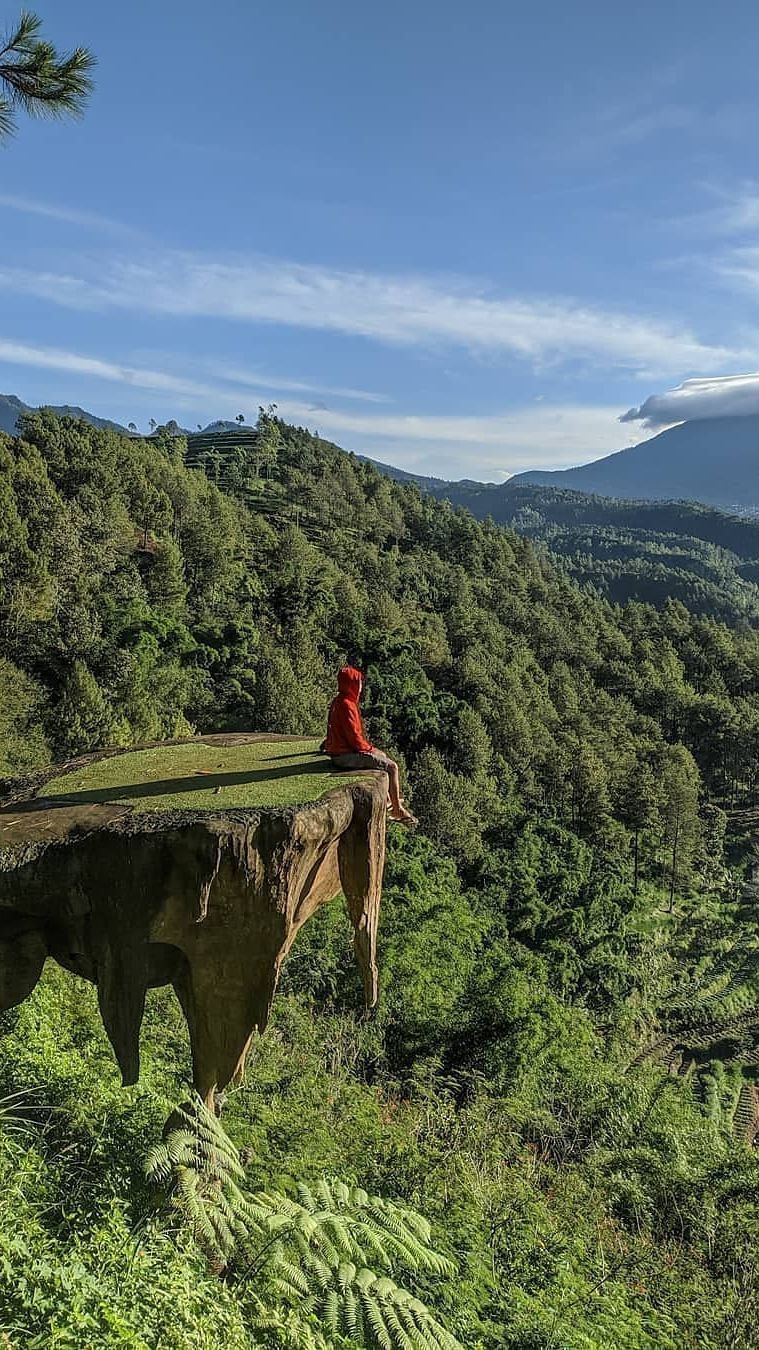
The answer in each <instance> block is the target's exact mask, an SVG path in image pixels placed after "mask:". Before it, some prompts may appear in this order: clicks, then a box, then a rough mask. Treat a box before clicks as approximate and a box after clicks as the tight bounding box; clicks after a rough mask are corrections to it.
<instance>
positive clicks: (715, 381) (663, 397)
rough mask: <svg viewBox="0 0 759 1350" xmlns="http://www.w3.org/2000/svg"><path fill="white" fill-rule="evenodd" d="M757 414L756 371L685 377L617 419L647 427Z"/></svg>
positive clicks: (758, 385) (758, 387)
mask: <svg viewBox="0 0 759 1350" xmlns="http://www.w3.org/2000/svg"><path fill="white" fill-rule="evenodd" d="M751 413H759V372H756V373H755V374H753V375H713V376H707V377H706V378H705V379H699V380H684V381H683V383H682V384H678V386H677V388H675V389H670V390H669V392H668V393H666V394H652V395H651V397H650V398H647V399H646V401H645V403H641V405H640V407H639V408H630V409H629V411H628V412H626V413H623V415H622V416H621V417H620V419H619V420H620V422H642V423H643V425H644V426H646V427H650V428H652V429H653V428H656V427H665V426H672V424H673V423H674V422H698V421H702V420H703V419H705V418H708V417H748V416H749V415H750V414H751Z"/></svg>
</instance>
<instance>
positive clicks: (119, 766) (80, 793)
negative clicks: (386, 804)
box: [38, 740, 362, 811]
mask: <svg viewBox="0 0 759 1350" xmlns="http://www.w3.org/2000/svg"><path fill="white" fill-rule="evenodd" d="M318 746H319V742H318V741H316V740H302V741H249V742H247V743H244V744H241V745H214V744H213V743H212V742H204V741H193V742H191V743H189V744H187V745H161V746H155V747H153V748H151V749H149V750H135V751H131V752H129V753H128V754H122V755H111V756H107V757H106V758H104V759H100V760H96V761H95V762H93V763H92V764H87V765H85V766H84V767H82V768H80V769H76V770H75V771H74V772H73V773H67V774H62V775H61V776H60V777H59V778H54V779H52V780H51V781H49V782H48V783H46V784H45V786H44V787H43V788H41V789H40V791H39V793H38V796H39V797H40V798H44V799H48V798H56V799H57V798H61V797H64V798H65V799H66V800H67V801H68V802H70V803H71V804H72V805H75V804H79V803H84V802H123V803H124V804H126V805H131V806H133V807H134V809H135V810H136V811H177V810H184V811H210V810H214V811H229V810H234V809H235V808H240V807H245V808H248V809H249V808H254V809H255V808H257V807H267V806H298V805H300V804H301V803H302V802H312V801H315V800H316V799H317V798H319V797H321V796H323V795H324V793H325V792H328V791H329V790H330V788H335V787H344V786H345V785H346V784H347V783H355V782H356V781H358V779H359V778H360V777H361V776H362V775H361V774H348V773H339V772H338V771H337V770H335V769H333V767H332V764H331V762H330V760H328V759H327V758H326V756H324V755H320V754H319V753H318Z"/></svg>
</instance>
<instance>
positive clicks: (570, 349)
mask: <svg viewBox="0 0 759 1350" xmlns="http://www.w3.org/2000/svg"><path fill="white" fill-rule="evenodd" d="M39 12H40V13H41V16H42V18H43V20H44V26H45V31H46V32H47V33H48V34H49V35H50V36H51V37H52V38H53V39H54V40H55V41H56V42H58V43H59V44H60V45H62V46H65V47H68V46H72V45H75V44H78V43H82V44H85V45H88V46H89V47H91V48H92V49H93V51H94V52H95V54H96V56H97V57H98V62H99V65H98V68H97V72H96V82H97V89H96V93H95V96H94V98H93V100H92V102H91V104H90V107H89V109H88V112H87V114H86V116H85V118H84V120H83V121H82V122H80V123H71V122H63V123H60V124H50V123H44V122H31V123H30V122H28V121H27V122H23V121H22V124H21V129H20V132H19V135H18V136H17V137H16V139H15V140H14V141H13V142H12V143H11V144H10V145H9V146H8V147H6V148H3V149H0V165H1V166H2V173H1V174H0V238H1V239H2V249H1V250H0V391H2V392H6V393H17V394H18V395H19V396H20V397H22V398H23V399H25V400H26V401H28V402H31V403H37V402H51V403H57V402H72V403H80V404H82V405H83V406H85V407H87V408H90V409H91V410H92V411H95V412H98V413H100V414H102V415H106V416H111V417H115V418H116V419H118V420H119V421H122V422H128V421H134V422H136V423H137V424H138V425H139V426H141V427H145V426H146V425H147V422H148V419H149V418H150V417H155V418H156V419H157V420H165V419H167V418H169V417H172V416H173V417H176V418H177V419H178V420H179V421H180V422H182V423H183V424H184V425H187V426H191V427H192V426H195V425H196V424H197V423H206V422H207V421H209V420H211V419H212V418H215V417H234V416H235V415H236V414H237V413H238V412H243V413H244V414H245V415H246V417H247V418H249V419H250V420H252V419H254V418H255V415H256V410H257V407H258V405H259V403H268V402H270V401H274V402H276V403H277V404H278V406H279V408H280V410H281V412H282V413H283V415H285V416H286V417H288V418H289V419H291V420H293V421H297V422H300V423H302V424H305V425H307V426H310V427H312V428H316V429H317V430H318V431H319V432H320V433H321V434H322V435H324V436H329V437H330V438H331V439H334V440H336V441H337V442H338V443H339V444H341V445H344V446H346V447H347V448H349V449H354V450H359V451H366V452H367V453H369V454H372V455H374V456H375V457H377V458H382V459H385V460H387V461H390V462H393V463H396V464H399V465H401V466H403V467H406V468H409V469H414V470H416V471H418V472H422V473H436V474H440V475H443V476H449V477H453V476H468V477H479V478H488V479H496V480H497V479H501V478H503V477H504V476H505V475H507V474H509V473H512V472H517V471H519V470H521V469H527V468H531V467H538V466H539V467H546V468H550V467H560V466H564V465H568V464H575V463H582V462H584V461H587V460H589V459H593V458H596V457H597V456H598V455H600V454H602V453H605V452H607V451H610V450H614V449H619V448H621V447H622V446H624V445H627V444H630V443H632V442H634V441H636V440H640V439H642V438H643V437H645V436H647V435H649V434H650V431H651V429H655V428H658V427H660V426H662V425H666V424H668V423H669V422H672V421H676V420H680V419H682V418H683V417H684V416H697V417H701V416H713V415H715V414H717V413H721V412H732V411H738V412H753V411H759V376H753V378H752V373H753V372H755V371H757V370H759V307H758V306H759V156H758V152H757V149H756V146H757V134H758V132H759V80H757V77H756V52H757V40H758V39H759V11H757V9H756V7H755V6H754V5H752V4H750V3H749V2H748V0H733V3H727V4H726V5H724V6H722V7H721V8H718V7H717V6H715V5H714V4H712V3H708V4H707V3H705V0H691V3H688V4H685V3H680V0H667V3H666V4H664V5H662V4H660V3H652V0H643V2H642V3H639V4H638V5H637V6H635V7H629V6H624V7H623V6H618V5H609V4H608V0H606V2H605V3H596V2H595V0H577V3H576V4H574V5H567V4H566V3H565V0H561V2H560V0H534V3H532V4H530V5H516V4H504V3H497V2H496V0H470V3H469V4H468V5H461V4H453V3H451V0H435V3H434V4H433V3H432V0H406V3H398V0H386V3H385V4H383V5H382V6H367V5H356V4H355V3H354V4H348V3H346V2H344V0H322V2H321V3H320V4H319V5H315V4H314V3H313V0H281V3H280V4H278V5H274V4H272V3H268V4H254V3H246V2H245V0H217V2H216V3H215V4H214V5H210V4H208V3H202V2H201V0H181V3H180V2H179V0H160V3H155V0H154V2H153V3H151V4H148V3H146V0H132V3H131V4H130V5H128V6H127V5H104V4H103V3H102V0H99V3H95V0H67V3H66V4H65V5H60V4H58V5H53V4H45V3H44V0H39ZM16 13H17V11H16V9H15V7H14V6H13V5H10V4H9V0H5V3H4V5H2V7H1V8H0V21H2V24H3V26H5V25H6V24H9V23H10V22H11V20H12V19H13V18H14V17H15V15H16ZM737 377H741V378H737ZM629 409H634V410H638V411H637V412H636V413H634V414H632V415H630V416H629V417H628V418H627V419H626V420H625V421H624V422H620V421H619V418H620V416H621V415H622V414H625V413H626V412H627V410H629Z"/></svg>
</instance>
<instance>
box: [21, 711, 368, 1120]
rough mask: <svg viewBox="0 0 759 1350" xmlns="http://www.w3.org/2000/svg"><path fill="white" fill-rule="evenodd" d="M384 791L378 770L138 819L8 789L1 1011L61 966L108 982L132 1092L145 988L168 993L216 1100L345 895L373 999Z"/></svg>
mask: <svg viewBox="0 0 759 1350" xmlns="http://www.w3.org/2000/svg"><path fill="white" fill-rule="evenodd" d="M208 739H209V740H214V741H216V742H219V743H223V738H218V737H217V738H208ZM386 789H387V780H386V778H385V775H384V774H379V773H373V774H367V775H366V777H365V778H364V779H362V780H361V781H360V782H351V783H350V784H346V785H345V786H339V787H336V788H334V789H333V790H331V791H329V792H327V794H326V795H325V796H324V797H323V798H322V799H321V800H319V801H317V802H315V803H310V804H305V805H303V806H294V807H286V808H278V809H274V808H272V809H264V810H245V809H240V810H235V811H226V812H225V813H214V812H213V811H209V810H206V811H202V812H192V811H179V812H177V811H174V812H162V811H151V812H146V813H143V814H138V813H135V812H134V811H132V810H131V809H130V808H128V807H124V806H122V805H119V804H116V803H114V804H110V803H85V804H81V805H74V806H71V805H69V804H67V803H66V802H65V800H61V801H59V802H58V803H56V804H53V805H52V806H51V803H50V801H44V800H41V801H37V800H34V799H33V797H32V796H31V795H30V793H29V791H28V789H27V790H26V795H24V791H23V790H22V791H18V790H17V791H16V792H15V793H11V794H10V795H9V796H8V797H6V799H5V802H4V804H3V806H2V807H1V808H0V1009H5V1008H9V1007H11V1006H12V1005H14V1004H16V1003H19V1002H21V1000H22V999H24V998H26V997H27V995H28V994H30V993H31V992H32V990H33V989H34V986H35V985H36V983H37V981H38V979H39V977H40V975H41V973H42V968H43V965H44V963H45V959H46V958H47V957H48V956H52V957H53V958H54V959H55V960H56V961H58V962H59V964H60V965H62V966H64V967H66V968H67V969H69V970H71V971H74V972H75V973H76V974H77V975H81V976H84V977H85V978H86V979H88V980H91V981H92V982H93V983H94V984H96V985H97V990H98V1000H99V1004H100V1010H101V1014H102V1018H103V1023H104V1026H105V1029H106V1032H107V1034H108V1037H109V1039H110V1042H111V1045H112V1046H113V1050H114V1053H115V1056H116V1059H117V1061H118V1064H119V1067H120V1069H121V1073H122V1077H123V1081H124V1083H125V1084H130V1083H134V1082H136V1081H137V1078H138V1075H139V1034H140V1026H141V1022H142V1015H143V1009H144V1003H145V994H146V991H147V990H148V989H149V988H151V987H153V986H156V985H162V984H172V985H173V986H174V989H175V990H176V993H177V995H178V998H179V1000H180V1002H181V1005H182V1008H183V1010H184V1013H185V1016H186V1018H187V1022H188V1025H189V1030H190V1041H191V1045H192V1056H193V1069H194V1078H195V1086H196V1087H197V1089H198V1091H199V1092H200V1093H201V1095H202V1096H203V1097H204V1099H205V1100H206V1102H208V1103H209V1104H211V1103H212V1102H213V1100H214V1094H215V1093H216V1092H217V1091H220V1090H221V1089H222V1088H224V1087H225V1086H226V1085H227V1084H228V1083H229V1082H230V1081H232V1080H236V1079H237V1078H239V1076H240V1075H241V1074H242V1072H243V1069H244V1065H245V1056H246V1053H247V1050H248V1046H249V1044H250V1040H251V1037H252V1035H253V1033H254V1031H256V1030H258V1031H263V1029H264V1028H265V1026H266V1023H267V1020H268V1017H269V1013H270V1010H271V1005H272V1000H273V998H274V993H275V990H276V987H277V981H278V978H279V972H280V969H281V965H282V962H283V960H284V958H285V956H286V954H287V952H288V950H289V948H290V946H291V945H292V942H293V940H294V938H295V935H296V933H297V932H298V929H299V928H300V927H301V926H302V924H304V923H305V922H306V920H307V919H309V918H310V917H311V915H312V914H314V913H315V912H316V910H317V909H318V908H319V907H320V906H321V905H323V904H326V903H327V902H328V901H330V900H332V899H333V898H334V897H335V896H337V895H338V894H339V893H340V892H341V891H342V892H343V894H344V895H345V897H346V899H347V903H348V909H349V913H350V917H351V920H352V923H353V928H354V945H355V951H356V956H357V959H358V962H359V965H360V967H361V970H362V974H363V979H364V988H365V994H366V1001H367V1004H369V1005H370V1006H371V1005H373V1004H374V1003H375V1002H376V998H377V960H376V940H377V922H378V917H379V905H380V894H381V885H382V872H383V866H384V855H385V817H386V810H385V801H386Z"/></svg>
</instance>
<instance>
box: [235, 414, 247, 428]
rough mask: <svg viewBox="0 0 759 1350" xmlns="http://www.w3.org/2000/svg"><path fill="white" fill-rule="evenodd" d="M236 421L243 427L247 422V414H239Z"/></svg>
mask: <svg viewBox="0 0 759 1350" xmlns="http://www.w3.org/2000/svg"><path fill="white" fill-rule="evenodd" d="M235 421H236V422H239V423H240V426H242V424H243V422H244V421H245V414H244V413H238V414H237V416H236V418H235Z"/></svg>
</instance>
